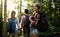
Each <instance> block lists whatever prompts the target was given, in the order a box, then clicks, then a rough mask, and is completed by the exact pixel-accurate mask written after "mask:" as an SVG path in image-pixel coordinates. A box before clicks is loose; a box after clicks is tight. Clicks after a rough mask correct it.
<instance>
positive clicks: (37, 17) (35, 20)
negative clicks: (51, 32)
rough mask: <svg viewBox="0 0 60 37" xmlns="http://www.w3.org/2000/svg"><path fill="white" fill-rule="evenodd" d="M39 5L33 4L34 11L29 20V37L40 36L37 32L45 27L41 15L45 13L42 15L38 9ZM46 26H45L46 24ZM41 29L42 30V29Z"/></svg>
mask: <svg viewBox="0 0 60 37" xmlns="http://www.w3.org/2000/svg"><path fill="white" fill-rule="evenodd" d="M39 9H40V6H39V4H34V12H33V15H32V16H30V18H29V19H30V22H31V24H30V25H31V27H30V35H31V37H40V36H39V34H40V32H43V31H44V27H45V25H44V24H45V18H44V23H43V24H42V19H43V18H42V17H44V16H45V15H43V14H44V13H43V12H41V11H39ZM46 28H47V26H46ZM42 29H43V30H42Z"/></svg>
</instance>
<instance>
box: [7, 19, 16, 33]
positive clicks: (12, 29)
mask: <svg viewBox="0 0 60 37" xmlns="http://www.w3.org/2000/svg"><path fill="white" fill-rule="evenodd" d="M15 20H16V19H8V32H9V33H12V32H15V29H16V21H15Z"/></svg>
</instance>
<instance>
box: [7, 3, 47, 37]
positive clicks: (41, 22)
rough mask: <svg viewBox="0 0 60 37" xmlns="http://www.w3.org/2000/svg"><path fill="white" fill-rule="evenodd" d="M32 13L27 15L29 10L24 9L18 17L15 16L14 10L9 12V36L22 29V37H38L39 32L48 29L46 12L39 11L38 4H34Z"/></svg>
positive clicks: (15, 34) (11, 36) (16, 34)
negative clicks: (19, 17)
mask: <svg viewBox="0 0 60 37" xmlns="http://www.w3.org/2000/svg"><path fill="white" fill-rule="evenodd" d="M33 11H34V12H33V15H31V16H30V15H29V10H28V9H25V10H24V15H23V16H22V18H21V21H20V23H19V19H18V18H17V17H15V15H16V12H15V11H12V12H11V18H8V26H7V27H8V29H7V31H8V32H9V37H13V35H14V37H17V36H18V33H19V30H21V29H23V34H24V37H40V36H39V35H40V33H41V32H46V31H47V29H48V17H47V14H45V13H44V12H42V11H40V5H39V4H34V6H33Z"/></svg>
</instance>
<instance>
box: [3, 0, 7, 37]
mask: <svg viewBox="0 0 60 37" xmlns="http://www.w3.org/2000/svg"><path fill="white" fill-rule="evenodd" d="M6 11H7V0H4V23H3V37H7V34H6Z"/></svg>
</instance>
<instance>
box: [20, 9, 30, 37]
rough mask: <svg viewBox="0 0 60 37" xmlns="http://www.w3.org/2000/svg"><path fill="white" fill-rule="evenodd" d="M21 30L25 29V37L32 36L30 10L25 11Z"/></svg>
mask: <svg viewBox="0 0 60 37" xmlns="http://www.w3.org/2000/svg"><path fill="white" fill-rule="evenodd" d="M20 28H21V29H22V28H23V34H24V37H29V35H30V21H29V14H28V9H25V10H24V15H23V16H22V18H21V22H20Z"/></svg>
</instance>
